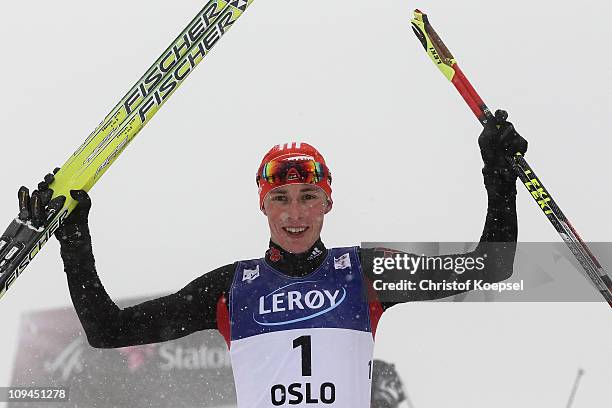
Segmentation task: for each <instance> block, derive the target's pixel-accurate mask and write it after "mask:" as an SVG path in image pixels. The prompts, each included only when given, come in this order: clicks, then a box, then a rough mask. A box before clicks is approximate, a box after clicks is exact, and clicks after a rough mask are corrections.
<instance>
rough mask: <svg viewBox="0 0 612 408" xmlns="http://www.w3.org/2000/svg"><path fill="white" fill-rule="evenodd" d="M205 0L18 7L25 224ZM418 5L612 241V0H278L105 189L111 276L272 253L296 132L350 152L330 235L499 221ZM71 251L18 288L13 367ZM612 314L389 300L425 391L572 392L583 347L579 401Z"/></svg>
mask: <svg viewBox="0 0 612 408" xmlns="http://www.w3.org/2000/svg"><path fill="white" fill-rule="evenodd" d="M203 4H204V2H203V1H195V0H183V1H181V2H168V1H166V2H162V1H159V0H148V1H145V0H132V1H130V2H122V1H119V0H107V1H104V2H77V1H75V0H60V1H54V2H44V1H40V0H32V1H29V2H10V3H3V4H2V6H0V38H1V39H2V40H0V41H1V44H2V53H3V57H2V59H1V60H0V61H1V62H0V77H2V78H4V80H3V81H2V97H1V98H0V129H2V136H1V138H2V144H1V149H2V150H1V151H2V161H1V163H0V172H1V174H2V175H1V176H0V196H1V198H0V215H2V216H3V217H4V219H5V222H6V223H7V224H8V222H9V220H10V219H11V217H13V216H14V215H15V213H16V202H15V201H16V200H15V197H16V191H17V188H18V187H19V186H20V185H22V184H27V185H30V186H33V185H34V184H35V182H37V181H39V179H40V177H41V176H42V175H43V174H45V173H46V172H47V171H48V170H50V169H52V168H53V167H55V166H56V165H60V164H62V163H63V162H64V161H65V159H66V158H67V157H68V155H69V154H70V153H71V152H72V151H73V150H74V148H75V147H76V146H77V145H79V144H80V142H81V141H82V140H83V139H84V138H85V137H86V136H87V135H88V134H89V133H90V132H91V130H93V128H94V127H95V126H96V125H97V124H98V123H99V121H100V120H101V119H102V118H103V117H104V115H105V114H106V113H107V112H108V111H109V109H110V108H111V107H113V106H114V105H115V103H116V102H117V101H118V100H119V98H120V97H122V96H123V95H124V93H125V91H126V90H127V89H129V87H130V86H131V85H132V84H133V82H134V81H135V80H136V79H137V78H139V77H140V75H141V74H142V73H143V72H144V71H145V69H146V68H147V67H149V65H150V64H151V63H152V62H153V61H154V60H155V58H157V56H158V55H159V53H160V52H161V51H162V50H163V49H164V48H165V47H166V46H167V45H168V43H169V42H170V41H171V40H172V39H173V38H174V37H175V36H176V34H177V33H178V32H179V31H180V30H181V29H182V27H183V26H184V25H185V24H186V23H187V22H188V21H190V20H191V18H192V17H193V16H194V15H195V13H196V12H197V11H198V10H199V9H200V8H201V6H202V5H203ZM416 7H419V8H421V9H422V10H423V11H425V12H427V13H428V14H429V16H430V19H431V21H432V24H433V25H434V27H435V28H436V30H437V31H438V33H439V34H440V35H441V37H442V38H443V39H444V40H445V42H446V44H447V45H448V46H449V48H450V49H451V51H452V52H453V53H454V54H455V57H456V58H457V59H458V61H459V63H460V65H461V66H462V68H463V71H464V72H465V73H466V75H467V76H468V78H470V79H471V82H472V83H473V84H474V86H475V87H476V89H477V90H478V91H479V93H480V94H481V96H482V97H483V98H484V99H485V101H486V102H487V103H488V104H489V107H490V108H492V109H495V108H498V107H503V108H505V109H507V110H508V111H509V112H510V119H511V120H512V121H514V123H515V125H516V128H517V129H518V131H519V132H521V133H522V134H523V135H524V136H525V138H526V139H528V141H529V142H530V148H529V152H528V155H527V158H528V159H529V162H530V163H531V164H532V166H533V167H534V169H535V170H536V172H538V174H539V176H540V177H541V179H542V180H543V181H544V183H545V184H546V186H547V187H548V189H549V190H550V191H551V192H552V193H553V195H554V197H555V198H556V200H557V201H558V203H559V204H560V205H561V207H562V208H563V210H564V212H565V213H566V214H567V215H568V216H569V217H570V218H571V219H572V220H573V222H574V225H575V226H576V227H577V229H578V230H579V231H580V233H581V235H582V236H583V237H584V238H585V239H587V240H592V241H611V240H612V230H611V227H610V225H611V223H610V215H609V208H610V201H611V199H612V184H611V183H610V182H609V174H610V170H609V169H610V166H609V158H610V153H609V152H610V150H611V148H612V141H611V138H610V136H611V135H610V126H609V118H610V114H611V113H612V92H611V90H612V86H611V85H612V57H611V56H610V54H609V52H608V50H609V44H608V42H609V40H610V38H611V34H612V28H610V24H609V21H608V19H609V15H610V12H611V11H612V8H611V6H610V5H609V3H607V2H603V1H582V2H580V3H577V2H554V1H549V0H547V1H539V2H528V1H523V0H517V1H513V2H501V1H496V2H491V1H487V2H485V1H474V0H464V1H461V2H450V1H447V2H433V1H422V2H419V3H416V2H412V1H399V0H387V1H365V0H352V1H347V0H334V1H332V2H330V1H321V0H290V1H288V0H284V1H281V0H267V1H255V3H254V4H253V5H252V7H251V8H250V9H249V10H248V11H247V13H246V15H245V16H243V17H242V18H241V19H240V21H239V22H238V23H237V24H236V26H235V27H234V28H233V29H232V31H231V32H230V33H229V34H228V35H227V36H226V37H224V38H223V39H222V41H221V42H220V44H219V45H218V46H217V47H216V48H215V49H214V51H213V52H212V54H211V55H210V56H209V58H208V60H207V61H205V62H204V63H202V64H201V65H200V66H199V67H198V69H197V70H196V71H195V73H194V74H192V75H191V76H190V78H189V79H188V80H187V82H186V84H185V85H183V87H181V89H180V90H179V91H177V92H176V93H175V94H174V96H173V97H172V98H171V101H170V102H169V103H167V104H166V105H165V106H164V108H163V109H162V110H161V111H160V112H159V113H158V114H157V116H156V117H155V119H153V121H152V122H151V123H150V124H149V125H147V128H146V129H145V130H143V132H142V133H141V134H140V135H139V137H138V138H137V140H136V141H135V142H134V143H133V144H132V146H131V147H129V148H128V149H127V150H126V152H124V154H123V155H122V157H121V158H120V159H119V160H118V161H117V162H116V163H115V164H114V165H113V168H112V169H111V170H110V171H109V172H108V173H107V175H106V176H105V177H104V180H103V181H102V182H101V183H99V184H98V185H96V187H95V188H94V190H93V191H92V197H93V201H94V208H93V210H92V216H91V226H92V231H93V236H94V251H95V255H96V258H97V265H98V270H99V272H100V275H101V277H102V280H103V282H104V284H105V286H106V288H107V290H108V291H109V293H110V294H111V296H113V297H114V298H116V299H121V298H127V297H138V296H146V295H149V294H158V293H161V292H167V291H174V290H177V289H179V288H180V287H182V286H183V285H184V284H186V283H187V282H189V281H190V280H192V279H193V278H195V277H197V276H199V275H200V274H201V273H203V272H206V271H208V270H211V269H213V268H215V267H217V266H220V265H223V264H227V263H230V262H232V261H234V260H235V259H237V258H252V257H257V256H260V255H262V254H263V250H264V249H265V248H266V245H267V238H268V231H267V226H266V221H265V218H264V217H263V216H262V215H261V214H260V213H259V211H258V209H257V194H256V187H255V183H254V178H255V177H254V174H255V171H256V168H257V165H258V164H259V161H260V159H261V156H262V155H263V154H264V153H265V152H266V151H267V150H268V149H269V148H270V147H271V146H272V145H273V144H276V143H279V142H286V141H291V140H304V141H308V142H310V143H312V144H314V145H315V146H317V147H319V148H320V150H321V151H322V152H323V154H324V155H325V156H326V160H327V162H328V164H329V166H330V167H331V169H332V171H333V174H334V186H333V187H334V201H335V204H334V210H333V211H332V213H331V214H330V215H329V216H328V218H327V220H326V227H325V229H324V231H323V239H324V242H325V243H326V244H327V245H328V246H338V245H353V244H358V243H359V242H361V241H454V240H457V241H473V240H477V239H478V237H479V236H480V232H481V229H482V225H483V220H484V214H485V208H486V196H485V192H484V188H483V187H482V182H481V176H480V168H481V166H482V164H481V162H480V157H479V152H478V148H477V143H476V139H477V136H478V133H479V130H480V129H479V124H478V122H477V121H476V119H475V118H474V117H473V116H472V114H471V112H470V111H469V110H468V109H467V107H466V106H465V104H464V102H463V100H461V98H460V97H459V95H458V94H457V93H456V91H455V90H454V89H453V88H452V86H451V85H450V84H448V83H447V82H446V81H445V80H444V78H443V77H442V76H441V75H440V73H439V72H438V71H437V69H435V68H434V66H433V65H432V64H431V62H430V61H429V59H428V58H427V56H426V55H425V53H424V52H423V50H422V48H421V45H420V44H419V43H418V41H417V40H416V38H415V37H414V35H413V34H412V30H411V29H410V18H411V16H412V9H414V8H416ZM228 168H229V169H230V170H228ZM519 187H520V186H519ZM152 198H154V199H152ZM139 199H142V200H145V199H146V200H147V201H146V203H144V204H143V205H142V206H139V205H138V201H139ZM518 207H519V228H520V240H522V241H547V240H558V238H557V237H556V233H555V231H554V230H553V228H552V227H551V226H550V225H549V224H548V222H547V221H546V219H545V218H544V217H543V216H542V214H541V213H540V211H539V210H538V209H537V208H536V207H535V206H534V204H533V203H532V202H531V199H530V197H529V196H528V195H527V194H526V193H525V192H524V191H521V190H520V189H519V200H518ZM58 252H59V251H58V245H57V243H56V242H55V241H54V242H52V243H50V244H49V245H48V247H47V249H46V250H45V251H44V253H42V254H41V255H39V256H38V257H37V259H36V261H35V263H34V264H33V265H32V266H30V267H29V268H28V269H27V271H26V273H25V275H23V276H22V277H21V278H20V279H19V280H18V281H17V283H16V284H15V286H13V288H12V289H11V290H10V291H9V292H8V294H7V295H6V296H5V297H4V298H3V299H2V300H1V301H0V316H1V318H2V325H3V329H2V335H1V336H0V346H1V347H2V350H3V353H4V356H3V358H2V359H1V363H0V386H3V385H8V384H9V383H10V375H11V366H12V361H13V359H14V353H15V350H16V348H17V337H16V333H17V324H18V321H19V318H20V315H21V313H22V312H24V311H27V310H32V309H45V308H50V307H57V306H63V305H66V304H69V302H70V299H69V295H68V290H67V287H66V284H65V278H64V276H63V272H62V267H61V260H60V257H59V254H58ZM611 323H612V319H611V314H610V310H609V308H608V307H607V306H606V305H604V304H568V305H559V304H528V305H525V304H495V305H491V304H487V305H482V304H463V305H458V304H414V305H403V306H400V307H397V308H394V309H392V311H390V312H389V313H388V314H387V315H386V316H385V318H383V321H382V323H381V326H380V329H379V334H378V344H377V349H376V354H377V355H378V356H379V357H382V358H386V359H388V360H392V361H395V362H396V364H397V366H398V369H399V371H400V374H401V375H402V377H404V379H405V382H406V384H407V386H408V389H409V392H410V395H411V397H412V399H413V400H414V402H415V404H416V406H417V407H418V408H427V407H440V406H453V407H470V408H479V407H487V408H488V407H491V406H495V407H496V408H505V407H517V406H521V407H523V406H524V407H530V406H538V407H540V406H542V407H547V406H551V407H552V406H556V407H558V406H563V404H565V402H566V399H567V396H568V394H569V391H570V388H571V385H572V382H573V380H574V376H575V372H576V370H577V368H578V367H583V368H584V369H585V370H586V375H585V377H584V378H583V381H582V385H581V388H580V390H579V394H578V397H577V398H576V401H575V404H574V407H576V408H579V407H595V406H602V403H603V402H604V397H605V394H606V390H607V389H608V387H610V386H611V385H612V383H611V382H610V381H611V380H610V378H612V368H611V367H612V366H611V365H610V362H611V361H612V346H611V345H610V344H611V343H610V341H609V339H610V335H611V334H612V328H611V327H612V325H611ZM468 384H470V385H469V386H468ZM474 384H477V385H476V386H475V385H474ZM608 398H609V395H608Z"/></svg>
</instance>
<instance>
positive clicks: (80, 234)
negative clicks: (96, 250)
mask: <svg viewBox="0 0 612 408" xmlns="http://www.w3.org/2000/svg"><path fill="white" fill-rule="evenodd" d="M70 196H71V197H72V198H73V199H75V200H76V201H77V202H78V204H77V206H76V208H75V209H74V210H73V211H72V212H71V213H70V215H69V216H68V217H67V218H66V219H65V220H64V222H63V223H62V225H61V226H60V227H59V228H58V229H57V231H55V238H57V240H58V241H59V242H60V245H62V246H64V245H66V244H68V245H71V246H74V245H75V244H78V243H81V242H91V235H90V234H89V224H88V217H89V210H90V209H91V198H89V194H87V192H86V191H85V190H70Z"/></svg>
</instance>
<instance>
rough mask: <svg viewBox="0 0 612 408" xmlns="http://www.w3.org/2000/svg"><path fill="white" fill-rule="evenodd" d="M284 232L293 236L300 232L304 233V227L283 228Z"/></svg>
mask: <svg viewBox="0 0 612 408" xmlns="http://www.w3.org/2000/svg"><path fill="white" fill-rule="evenodd" d="M285 230H287V231H288V232H291V233H293V234H299V233H300V232H304V231H306V227H285Z"/></svg>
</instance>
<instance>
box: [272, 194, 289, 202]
mask: <svg viewBox="0 0 612 408" xmlns="http://www.w3.org/2000/svg"><path fill="white" fill-rule="evenodd" d="M272 201H287V197H285V196H282V195H277V196H274V197H272Z"/></svg>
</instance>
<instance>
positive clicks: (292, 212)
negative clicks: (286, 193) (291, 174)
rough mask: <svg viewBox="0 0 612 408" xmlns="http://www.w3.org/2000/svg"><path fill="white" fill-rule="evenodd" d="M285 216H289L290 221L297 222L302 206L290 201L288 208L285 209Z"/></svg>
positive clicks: (295, 201) (297, 202)
mask: <svg viewBox="0 0 612 408" xmlns="http://www.w3.org/2000/svg"><path fill="white" fill-rule="evenodd" d="M287 214H288V215H289V219H290V220H295V221H297V220H298V219H300V217H301V215H302V205H301V204H300V202H299V201H298V200H291V202H290V203H289V208H288V209H287Z"/></svg>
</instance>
